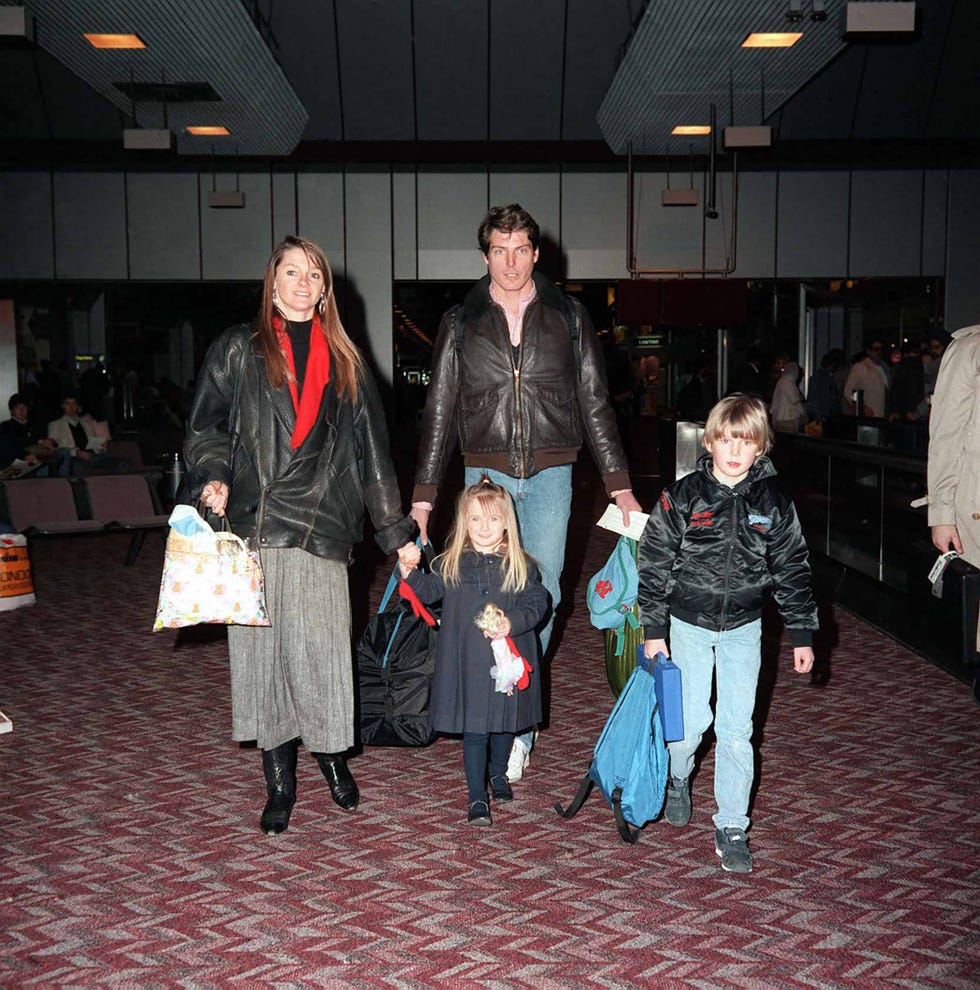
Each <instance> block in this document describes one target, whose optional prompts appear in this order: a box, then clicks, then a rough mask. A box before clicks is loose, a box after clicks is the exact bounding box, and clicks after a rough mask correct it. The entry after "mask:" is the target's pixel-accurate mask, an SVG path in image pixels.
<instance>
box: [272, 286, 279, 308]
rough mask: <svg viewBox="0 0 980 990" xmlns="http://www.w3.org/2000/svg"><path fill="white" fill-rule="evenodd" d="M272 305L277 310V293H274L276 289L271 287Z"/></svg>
mask: <svg viewBox="0 0 980 990" xmlns="http://www.w3.org/2000/svg"><path fill="white" fill-rule="evenodd" d="M272 305H273V306H275V307H276V309H278V308H279V293H278V292H277V291H276V287H275V286H273V287H272Z"/></svg>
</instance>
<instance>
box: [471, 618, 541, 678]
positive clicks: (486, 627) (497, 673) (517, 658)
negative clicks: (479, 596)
mask: <svg viewBox="0 0 980 990" xmlns="http://www.w3.org/2000/svg"><path fill="white" fill-rule="evenodd" d="M503 618H504V613H503V611H502V610H501V609H500V608H499V607H498V606H496V605H494V604H493V603H492V602H489V603H487V604H486V605H484V607H483V608H482V610H481V611H480V612H479V613H478V614H477V615H476V616H475V617H474V619H473V622H474V623H475V624H476V627H477V629H481V630H482V631H483V632H488V633H491V634H493V633H495V632H496V631H497V629H499V628H500V620H501V619H503ZM490 649H491V650H492V651H493V658H494V661H495V663H494V665H493V666H492V667H491V668H490V676H491V677H492V678H493V686H494V690H495V691H499V692H500V693H501V694H506V695H512V694H513V693H514V688H515V687H516V688H517V690H518V691H523V690H524V689H525V688H526V687H527V686H528V684H529V683H530V678H529V677H528V674H529V673H530V672H531V670H532V667H531V665H530V664H529V663H528V662H527V660H525V659H524V657H523V656H522V655H521V653H520V651H519V650H518V649H517V647H516V646H515V645H514V641H513V640H512V639H511V638H510V636H505V637H504V638H503V639H491V640H490Z"/></svg>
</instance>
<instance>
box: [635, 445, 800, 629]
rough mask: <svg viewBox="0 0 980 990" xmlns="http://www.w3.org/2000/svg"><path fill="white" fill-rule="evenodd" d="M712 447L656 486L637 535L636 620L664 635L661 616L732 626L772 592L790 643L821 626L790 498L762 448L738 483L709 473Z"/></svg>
mask: <svg viewBox="0 0 980 990" xmlns="http://www.w3.org/2000/svg"><path fill="white" fill-rule="evenodd" d="M711 467H712V461H711V456H710V454H705V455H704V456H702V457H701V458H700V459H699V460H698V466H697V469H696V470H695V471H693V472H692V473H691V474H689V475H686V476H685V477H683V478H681V479H680V480H679V481H675V482H674V484H672V485H669V486H668V487H667V488H666V489H665V490H664V491H663V492H662V493H661V495H660V498H659V500H658V501H657V504H656V506H654V509H653V511H652V512H651V513H650V519H649V522H647V525H646V528H645V529H644V530H643V536H642V537H641V538H640V546H639V552H638V555H637V559H638V563H639V569H640V594H639V598H638V602H639V606H640V622H641V623H642V624H643V626H644V631H645V633H646V638H647V639H663V638H664V637H665V636H666V635H667V616H668V613H669V614H670V615H673V616H676V617H677V618H679V619H682V620H683V621H684V622H689V623H691V624H692V625H696V626H701V627H702V628H704V629H711V630H714V631H723V630H726V629H737V628H738V627H739V626H744V625H746V624H747V623H749V622H753V621H754V620H755V619H758V618H759V616H760V615H761V614H762V607H763V605H765V603H766V602H767V601H768V600H769V598H770V597H775V599H776V604H777V606H778V607H779V612H780V615H782V617H783V621H784V622H785V623H786V628H787V630H788V632H789V636H790V639H791V640H792V642H793V645H794V646H809V645H810V643H811V640H812V638H813V630H814V629H816V628H817V607H816V605H815V604H814V601H813V596H812V594H811V593H810V563H809V553H808V552H807V547H806V542H805V541H804V539H803V533H802V531H801V529H800V523H799V520H798V519H797V516H796V509H795V508H794V506H793V503H792V502H791V501H790V500H789V499H788V498H787V497H786V496H785V495H783V493H782V492H780V491H779V489H778V488H777V487H776V484H775V482H774V481H773V480H772V479H773V478H774V477H775V475H776V469H775V468H774V467H773V464H772V461H770V460H769V458H768V457H760V458H759V459H758V460H757V461H756V462H755V464H753V465H752V469H751V470H750V471H749V475H748V477H747V478H745V479H744V480H743V481H740V482H739V483H738V484H737V485H735V486H734V487H729V486H728V485H723V484H720V483H719V482H718V481H716V480H715V478H714V476H713V475H712V473H711Z"/></svg>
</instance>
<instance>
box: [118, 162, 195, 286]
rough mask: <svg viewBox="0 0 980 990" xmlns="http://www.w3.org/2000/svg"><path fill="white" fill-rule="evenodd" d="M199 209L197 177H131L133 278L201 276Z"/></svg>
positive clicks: (128, 215) (128, 213) (129, 213)
mask: <svg viewBox="0 0 980 990" xmlns="http://www.w3.org/2000/svg"><path fill="white" fill-rule="evenodd" d="M197 211H198V195H197V175H195V174H187V173H178V174H169V173H166V172H134V173H131V174H130V175H129V177H128V179H127V210H126V218H127V222H128V225H129V275H130V278H135V279H170V280H178V281H181V280H184V279H197V278H199V277H200V274H201V255H200V251H201V245H200V239H199V237H198V216H197Z"/></svg>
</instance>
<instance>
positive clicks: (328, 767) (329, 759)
mask: <svg viewBox="0 0 980 990" xmlns="http://www.w3.org/2000/svg"><path fill="white" fill-rule="evenodd" d="M313 755H314V756H315V757H316V762H317V763H318V764H319V765H320V770H321V771H322V773H323V776H324V777H326V778H327V783H328V784H329V785H330V793H331V794H332V795H333V799H334V801H335V802H336V803H337V804H338V805H339V806H340V807H341V808H343V809H344V811H353V810H354V809H355V808H356V807H357V801H358V799H359V798H360V796H361V795H360V792H359V791H358V790H357V784H356V783H355V782H354V778H353V777H352V776H351V772H350V770H349V768H348V766H347V760H345V759H344V757H343V755H342V754H341V753H314V754H313Z"/></svg>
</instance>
